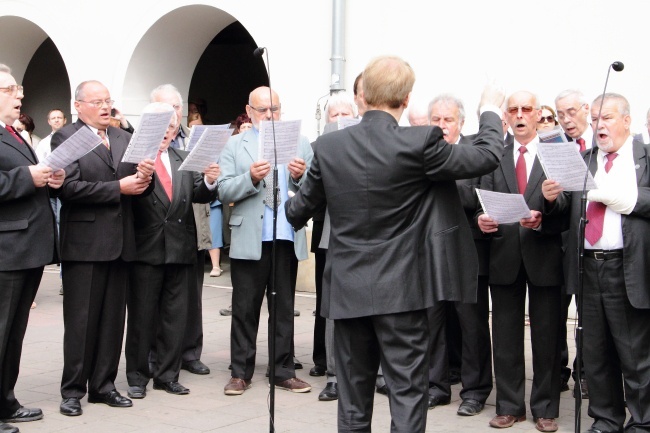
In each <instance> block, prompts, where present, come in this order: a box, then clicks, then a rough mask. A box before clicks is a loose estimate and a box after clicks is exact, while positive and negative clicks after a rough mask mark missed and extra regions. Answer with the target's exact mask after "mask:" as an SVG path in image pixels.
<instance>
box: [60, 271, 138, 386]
mask: <svg viewBox="0 0 650 433" xmlns="http://www.w3.org/2000/svg"><path fill="white" fill-rule="evenodd" d="M61 265H62V269H63V291H64V292H65V296H64V297H63V324H64V327H65V332H64V334H63V376H62V378H61V397H63V398H70V397H77V398H81V397H83V396H84V395H85V394H86V391H88V392H89V393H90V394H93V395H97V394H105V393H107V392H110V391H112V390H114V389H115V378H116V377H117V367H118V365H119V363H120V354H121V352H122V339H123V337H124V317H125V314H126V290H127V287H128V282H129V278H128V274H129V269H130V266H129V264H127V263H125V262H124V261H123V260H122V259H117V260H113V261H109V262H63V263H62V264H61Z"/></svg>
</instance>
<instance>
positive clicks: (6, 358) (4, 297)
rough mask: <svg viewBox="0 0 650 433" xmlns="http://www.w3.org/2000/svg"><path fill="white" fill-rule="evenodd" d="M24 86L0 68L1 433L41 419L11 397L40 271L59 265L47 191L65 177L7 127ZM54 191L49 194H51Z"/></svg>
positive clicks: (13, 432)
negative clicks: (54, 170)
mask: <svg viewBox="0 0 650 433" xmlns="http://www.w3.org/2000/svg"><path fill="white" fill-rule="evenodd" d="M22 99H23V87H22V86H19V85H17V84H16V80H15V79H14V77H13V76H12V75H11V70H10V69H9V68H8V67H7V66H5V65H3V64H0V244H1V245H2V248H1V251H0V287H1V288H2V290H0V341H1V342H2V344H0V432H2V433H17V432H18V429H17V428H16V427H13V426H11V425H9V424H5V423H7V422H24V421H35V420H39V419H41V418H43V412H42V411H41V410H40V409H29V408H26V407H23V406H21V405H20V403H19V402H18V400H17V399H16V396H15V395H14V385H15V384H16V380H17V379H18V370H19V367H20V355H21V351H22V346H23V338H24V337H25V330H26V328H27V321H28V319H29V310H30V307H31V305H32V302H33V301H34V297H35V296H36V291H37V290H38V286H39V284H40V282H41V277H42V276H43V267H44V266H45V265H47V264H50V263H55V262H56V261H58V259H57V254H56V243H55V239H56V226H55V225H56V221H55V219H54V213H53V212H52V208H51V207H50V201H49V193H48V188H53V189H55V188H59V187H60V186H61V184H62V183H63V179H64V177H65V173H64V171H63V170H59V171H57V172H56V173H53V172H52V169H51V168H50V167H46V166H43V165H38V159H37V158H36V154H35V153H34V151H33V150H32V148H31V146H29V145H28V144H27V142H26V141H24V140H23V139H22V137H20V135H19V134H17V133H16V131H15V130H14V129H13V127H12V126H11V125H12V124H13V123H14V121H15V120H16V119H18V116H19V115H20V107H21V105H22ZM52 191H53V190H51V191H50V193H51V192H52Z"/></svg>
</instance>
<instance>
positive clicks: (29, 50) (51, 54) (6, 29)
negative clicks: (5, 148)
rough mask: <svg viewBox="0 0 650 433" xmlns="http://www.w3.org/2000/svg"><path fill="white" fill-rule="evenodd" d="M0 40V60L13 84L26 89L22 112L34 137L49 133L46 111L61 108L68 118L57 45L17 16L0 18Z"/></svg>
mask: <svg viewBox="0 0 650 433" xmlns="http://www.w3.org/2000/svg"><path fill="white" fill-rule="evenodd" d="M0 40H2V41H11V43H6V44H4V46H3V49H2V52H3V56H2V57H3V58H2V61H3V62H5V64H6V65H7V66H9V67H10V68H11V69H12V74H13V76H14V77H15V78H16V81H18V82H19V83H22V85H23V86H24V87H25V98H24V99H23V105H22V108H21V111H22V112H23V113H27V114H29V115H30V116H31V117H32V118H33V119H34V124H35V125H36V130H35V134H36V135H38V136H40V137H44V136H46V135H47V134H49V133H50V132H51V129H50V127H49V125H48V124H47V112H48V111H49V110H50V109H52V108H55V107H57V108H61V109H63V110H64V113H66V115H67V116H68V118H70V117H69V116H70V79H69V77H68V72H67V69H66V67H65V63H64V62H63V59H62V58H61V54H60V53H59V50H58V49H57V47H56V45H55V44H54V42H53V41H52V39H50V38H49V37H48V35H47V34H46V33H45V32H44V31H43V29H42V28H41V27H39V26H38V25H36V24H34V23H33V22H32V21H29V20H26V19H24V18H21V17H16V16H5V17H0Z"/></svg>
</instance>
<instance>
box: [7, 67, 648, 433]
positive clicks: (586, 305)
mask: <svg viewBox="0 0 650 433" xmlns="http://www.w3.org/2000/svg"><path fill="white" fill-rule="evenodd" d="M414 81H415V74H414V72H413V70H412V69H411V67H410V66H409V65H408V63H406V62H405V61H403V60H402V59H400V58H398V57H389V56H386V57H379V58H376V59H374V60H373V61H371V62H370V63H369V64H368V66H367V67H366V69H365V70H364V72H363V73H362V74H360V75H359V77H357V80H356V81H355V85H354V97H352V96H348V95H347V94H343V93H341V94H337V95H333V96H332V97H331V98H330V100H329V101H328V104H327V107H326V110H325V111H326V115H327V121H328V123H334V122H336V121H337V119H338V118H341V117H357V116H359V117H361V120H360V123H359V124H358V125H354V126H349V127H347V128H345V129H341V130H337V131H336V130H335V131H333V132H329V133H327V134H324V135H322V136H321V137H319V138H318V139H317V140H316V141H315V142H314V143H311V144H310V143H309V141H308V140H307V138H306V137H302V136H301V137H300V141H299V145H298V153H297V155H296V156H295V157H294V158H293V159H292V160H291V161H290V162H289V163H288V164H286V165H282V166H279V167H277V172H275V173H274V170H273V167H272V166H271V164H270V162H269V161H266V160H260V159H259V158H258V141H259V129H260V122H262V121H265V120H274V121H279V120H280V116H281V102H280V96H279V95H278V94H277V93H276V92H274V91H273V90H271V89H269V88H268V87H259V88H256V89H254V90H252V92H251V93H250V96H249V100H248V104H246V107H245V109H246V113H247V115H248V116H249V117H250V119H251V121H252V124H253V128H252V129H250V130H248V131H245V132H243V133H241V134H238V135H234V136H232V137H231V138H230V139H229V141H228V143H227V144H226V147H225V148H224V150H223V152H222V153H221V155H220V158H219V160H218V163H217V162H214V163H212V164H210V165H209V166H208V167H206V168H205V170H204V171H203V172H202V173H198V172H189V171H179V170H178V167H179V166H180V164H181V163H182V162H183V160H184V159H185V158H186V157H187V155H188V152H187V150H186V141H187V138H188V131H187V130H186V129H185V128H184V127H183V126H182V125H181V119H182V112H183V100H182V98H181V96H180V93H179V92H178V90H176V89H175V88H174V87H173V86H171V85H162V86H159V87H158V88H156V89H154V90H153V91H152V93H151V104H150V105H148V106H147V107H146V108H145V110H144V111H145V112H167V113H169V114H170V123H169V127H168V129H167V132H166V133H165V136H164V138H163V140H162V142H161V144H160V148H159V152H158V155H157V156H156V158H155V159H154V160H151V159H145V160H143V161H140V162H139V163H138V164H131V163H125V162H121V160H122V156H123V154H124V152H125V150H126V147H127V145H128V143H129V140H130V138H131V133H132V132H133V128H132V127H131V126H130V125H129V124H128V122H127V121H126V119H124V118H121V119H120V121H119V122H118V123H117V124H116V125H115V126H113V125H112V124H111V109H112V104H113V100H112V99H111V95H110V92H109V90H108V89H107V88H106V87H105V86H104V85H103V84H102V83H100V82H98V81H85V82H82V83H80V84H79V85H78V86H77V88H76V91H75V94H74V106H75V110H76V112H77V114H78V120H77V121H76V122H74V123H70V124H66V119H65V116H63V113H62V112H61V110H56V109H55V110H52V111H50V113H48V123H49V124H50V126H51V127H52V134H50V135H49V136H48V137H46V139H44V140H43V141H42V142H41V144H40V147H39V149H36V150H34V149H32V148H31V147H30V145H29V144H28V143H27V142H26V141H25V140H24V139H23V138H21V136H20V135H19V134H17V133H16V131H15V130H14V129H13V127H12V126H11V125H12V124H13V123H14V121H15V120H16V119H17V118H18V116H19V115H20V108H21V101H22V99H23V97H24V93H23V88H22V86H20V85H18V84H17V83H16V81H15V79H14V78H13V76H12V75H11V71H10V69H9V68H8V67H6V66H4V65H0V126H1V127H0V202H1V203H2V206H0V240H1V241H2V243H3V244H4V245H9V244H10V245H14V248H13V249H12V250H11V251H7V250H6V249H5V250H2V251H0V285H1V286H2V287H3V292H2V296H0V341H1V342H2V346H1V347H0V363H1V364H0V432H3V433H7V432H12V433H15V432H18V428H16V427H15V426H13V425H11V424H10V423H16V422H25V421H33V420H38V419H41V418H42V417H43V413H42V411H41V410H40V409H30V408H26V407H23V406H22V405H21V404H20V403H19V402H18V400H17V398H16V396H15V395H14V386H15V383H16V380H17V376H18V366H19V364H20V353H21V348H22V341H23V337H24V334H25V330H26V326H27V320H28V316H29V311H30V307H31V304H32V302H33V300H34V297H35V295H36V291H37V289H38V286H39V284H40V280H41V277H42V273H43V268H44V266H45V265H47V264H51V263H61V265H62V266H61V267H62V282H63V293H64V298H63V317H64V326H65V334H64V348H63V349H64V365H63V374H62V379H61V397H62V401H61V404H60V412H61V413H62V414H64V415H67V416H79V415H82V413H83V409H82V406H81V399H82V398H83V397H84V396H85V395H86V394H87V395H88V402H90V403H102V404H106V405H109V406H112V407H130V406H132V405H133V403H132V399H141V398H145V397H146V395H147V386H148V383H149V382H150V380H152V379H153V388H154V389H160V390H164V391H166V392H168V393H170V394H175V395H183V394H188V393H189V392H190V390H189V389H187V388H186V387H184V386H183V385H181V384H180V383H179V382H178V378H179V371H180V369H181V368H183V369H186V370H188V371H190V372H192V373H195V374H208V373H209V371H210V370H209V368H208V367H207V366H206V365H205V364H203V363H202V362H201V361H200V354H201V348H202V344H203V341H202V326H201V323H200V322H201V319H200V317H201V316H200V312H201V303H200V298H201V286H202V276H203V264H204V263H203V260H204V256H203V255H202V254H201V253H200V252H201V251H202V250H203V249H204V248H202V247H200V243H201V242H200V239H201V237H202V236H203V235H205V230H206V229H205V228H204V224H203V223H202V222H201V221H200V220H199V214H201V213H202V212H197V211H196V209H197V208H196V207H193V204H194V206H205V205H201V204H204V203H209V202H212V201H214V200H215V199H216V198H217V197H218V198H219V200H220V201H222V202H225V203H234V206H233V208H232V214H231V215H230V219H229V227H230V230H231V244H230V252H229V256H230V262H231V272H232V275H231V278H232V284H233V297H232V325H231V335H230V344H231V355H230V356H231V359H230V362H231V369H232V372H231V378H230V379H229V381H228V382H227V383H226V384H225V386H224V393H225V394H226V395H229V396H236V395H242V394H244V392H245V391H246V390H247V389H248V388H250V386H251V380H252V377H253V374H254V371H255V365H256V349H257V346H256V340H257V332H258V327H259V320H260V310H261V306H262V301H263V298H264V295H265V294H266V295H267V297H268V296H270V294H271V293H274V296H273V300H274V302H275V304H276V308H277V310H276V311H277V314H276V317H277V325H276V333H275V338H274V341H275V358H274V359H272V360H270V361H269V362H270V363H271V364H272V365H271V368H270V370H271V374H269V375H268V376H270V377H269V380H274V385H275V386H276V387H277V388H279V389H283V390H287V391H291V392H297V393H303V392H308V391H310V390H311V385H310V384H308V383H307V382H305V381H304V380H302V379H300V378H298V377H297V376H296V372H295V363H294V347H293V335H294V324H293V310H294V294H295V289H296V277H297V268H298V261H299V260H304V259H306V258H307V243H306V234H305V226H306V225H307V222H308V221H309V220H310V219H312V218H313V220H314V232H313V236H312V245H311V250H312V252H314V253H315V254H316V275H315V278H316V288H317V311H316V319H315V328H314V352H313V362H314V367H313V368H312V369H311V370H310V375H312V376H324V375H327V385H326V387H325V389H324V390H322V392H321V393H320V394H319V397H318V398H319V400H324V401H326V400H338V430H339V431H340V432H352V431H355V432H356V431H370V425H371V420H372V407H373V399H374V395H375V393H376V392H378V393H383V394H386V395H387V396H388V399H389V401H390V411H391V417H392V422H391V431H393V432H423V431H425V428H426V422H427V410H428V409H432V408H434V407H436V406H439V405H446V404H449V403H450V400H451V385H452V384H453V383H456V382H460V383H461V384H462V389H461V392H460V397H461V400H462V402H461V404H460V405H459V408H458V411H457V413H458V415H460V416H473V415H476V414H478V413H481V411H482V410H483V409H484V406H485V402H486V400H487V398H488V396H489V395H490V393H491V392H492V389H493V383H494V386H495V388H496V414H495V416H494V418H493V419H492V420H491V421H490V423H489V425H490V426H491V427H493V428H508V427H511V426H513V425H515V424H516V423H520V422H523V421H525V420H526V413H527V409H526V407H527V406H526V401H525V383H526V378H525V362H524V352H525V349H524V329H525V326H526V325H527V323H526V299H528V316H529V319H530V323H529V325H530V333H531V346H532V347H531V348H532V360H533V378H532V389H531V393H530V401H529V403H528V405H529V408H530V412H531V413H532V416H533V418H534V419H533V421H534V423H535V427H536V428H537V430H539V431H543V432H549V431H550V432H552V431H556V430H557V429H558V426H557V422H556V418H558V416H559V402H560V393H561V392H562V391H565V390H568V381H569V378H570V376H571V368H569V359H568V349H567V347H566V346H567V345H566V338H567V329H566V320H567V314H568V313H567V311H568V307H569V303H570V301H571V295H573V294H577V293H581V297H580V299H579V301H580V302H581V303H582V308H583V311H584V314H583V317H582V320H583V325H584V329H585V334H584V356H583V364H582V365H579V366H576V365H575V364H574V365H573V369H574V370H575V369H576V368H579V369H580V370H582V373H583V377H584V379H585V380H584V381H576V384H575V389H574V395H575V394H578V395H580V396H584V397H588V399H589V410H588V414H589V416H591V417H592V418H593V419H594V422H593V424H592V425H591V427H590V428H589V430H588V431H589V432H591V433H599V432H618V431H623V430H625V431H630V432H635V431H650V394H649V392H650V391H648V389H650V388H649V387H648V384H650V326H649V325H650V315H648V314H647V311H646V310H647V309H648V308H650V274H648V271H647V270H648V269H650V263H649V261H650V251H648V250H649V249H650V243H649V237H650V166H649V165H648V159H649V155H648V150H649V149H648V145H646V144H643V143H642V141H641V140H640V139H638V138H635V137H634V136H633V134H631V133H630V123H631V122H630V107H629V103H628V102H627V100H626V99H625V97H624V96H622V95H618V94H613V93H610V94H605V95H604V96H599V97H598V98H596V99H594V100H593V101H590V100H589V99H587V98H585V96H584V95H583V94H582V93H581V92H580V91H577V90H566V91H563V92H561V93H559V94H558V96H557V98H556V99H555V111H556V112H557V123H558V124H559V127H561V128H562V130H563V131H562V132H563V133H564V134H565V136H566V139H567V143H566V145H567V146H575V147H576V151H577V152H581V156H582V157H583V158H584V160H585V163H586V164H588V167H589V170H590V171H591V172H592V174H593V175H594V179H595V181H596V183H597V185H598V189H594V190H591V191H589V193H588V196H587V198H588V202H589V203H588V205H587V209H586V219H587V220H588V224H587V228H586V230H585V237H584V241H581V239H582V238H581V237H579V234H580V232H581V228H580V221H581V217H580V212H581V200H580V192H575V191H573V192H572V191H564V189H563V185H562V184H560V183H558V182H557V181H555V180H553V179H547V178H546V176H545V173H544V170H543V169H542V166H541V164H540V161H539V158H538V156H537V150H538V147H539V145H540V136H539V135H538V132H537V131H538V125H539V124H542V123H546V124H548V123H550V121H549V120H548V119H545V118H544V119H543V118H542V109H541V104H540V101H539V100H538V98H537V96H536V95H535V94H534V93H532V92H530V91H523V90H522V91H517V92H514V93H512V94H511V95H508V97H507V98H506V95H505V94H504V93H503V91H502V90H500V89H499V88H498V87H495V86H492V85H489V86H486V88H485V89H484V91H483V94H482V95H481V102H480V107H479V111H478V115H479V119H480V120H479V130H478V132H477V133H476V134H473V135H463V134H462V133H461V131H462V127H463V124H464V121H465V109H464V106H463V103H462V101H460V100H459V99H458V98H456V97H454V96H452V95H448V94H443V95H438V96H437V97H435V98H434V99H433V100H432V101H431V102H430V103H429V105H428V109H427V110H426V113H422V112H421V113H418V110H417V108H418V107H412V108H411V109H409V121H410V123H411V124H412V125H417V126H411V127H401V126H399V125H398V122H399V120H400V118H401V116H402V114H403V113H404V111H405V110H406V109H407V107H408V106H409V101H410V98H411V90H412V88H413V83H414ZM81 128H89V129H90V130H91V131H92V132H93V133H94V134H97V135H98V136H99V137H100V138H101V144H100V145H98V146H97V147H96V148H94V149H93V151H91V152H90V153H88V154H87V155H85V156H83V157H81V158H80V159H78V160H77V161H75V162H73V163H72V164H71V165H69V166H68V167H65V169H64V170H58V171H53V170H52V169H51V168H49V167H46V166H44V165H43V164H39V160H41V159H43V158H44V157H46V156H47V154H48V153H49V152H52V151H54V150H55V149H56V148H57V147H58V146H60V145H61V144H62V143H63V142H64V141H65V140H66V139H67V138H69V137H70V136H71V135H72V134H74V133H75V132H76V131H78V130H79V129H81ZM334 129H336V128H334ZM98 140H99V139H98ZM43 142H45V143H46V144H47V145H45V146H44V145H43ZM592 144H593V145H592ZM48 146H49V148H48ZM274 176H277V177H276V179H277V187H275V188H274ZM476 188H480V189H484V190H489V191H494V192H500V193H508V194H521V195H522V196H523V199H524V201H525V202H526V204H527V206H528V207H529V209H530V216H529V217H527V218H523V219H521V220H520V221H519V223H511V224H500V223H499V221H498V220H496V219H494V218H492V217H491V216H490V215H489V214H486V213H484V211H483V208H482V207H481V205H480V203H479V201H478V198H477V195H476V193H475V189H476ZM59 203H60V205H59ZM58 211H60V232H59V230H58V229H57V222H58V218H57V216H56V214H57V212H58ZM274 220H275V221H274ZM274 223H275V224H274ZM208 230H209V229H208ZM107 232H109V233H111V234H112V236H104V234H105V233H107ZM274 239H276V242H274ZM579 242H582V243H583V246H584V253H583V256H580V254H579V248H578V243H579ZM274 245H275V247H274ZM197 251H198V252H199V253H198V254H197ZM579 262H580V263H581V264H582V265H583V266H582V267H583V273H581V274H580V275H579V273H578V271H579V269H580V268H581V267H579V265H578V263H579ZM273 269H275V271H276V272H275V274H274V273H273ZM274 275H275V278H274ZM581 281H582V284H581V283H580V282H581ZM580 286H582V287H580ZM579 288H581V289H582V291H579ZM490 298H491V304H492V334H491V335H490V322H489V319H490V311H489V304H490ZM127 308H128V311H129V320H128V323H127V324H126V344H125V353H126V364H127V365H126V372H127V381H128V385H129V388H128V392H127V395H128V397H126V396H123V395H121V394H120V393H119V392H118V391H117V389H116V387H115V380H116V376H117V369H118V364H119V359H120V352H121V348H122V339H123V335H124V331H125V313H126V310H127ZM197 315H198V318H199V319H198V323H197V320H196V317H197ZM192 318H194V319H195V320H191V319H192ZM269 341H272V340H271V339H269ZM493 369H494V380H493V376H492V371H493ZM575 379H576V376H574V380H575ZM587 390H588V391H587ZM626 411H627V412H626ZM627 413H629V417H627V416H626V415H627ZM626 420H627V422H626Z"/></svg>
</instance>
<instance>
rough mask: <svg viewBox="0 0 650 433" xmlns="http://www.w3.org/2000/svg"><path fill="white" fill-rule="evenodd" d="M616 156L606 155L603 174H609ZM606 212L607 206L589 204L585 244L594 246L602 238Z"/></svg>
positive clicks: (599, 203) (596, 202) (594, 203)
mask: <svg viewBox="0 0 650 433" xmlns="http://www.w3.org/2000/svg"><path fill="white" fill-rule="evenodd" d="M617 156H618V153H608V154H607V155H606V157H607V162H606V163H605V173H609V170H610V169H611V168H612V165H614V159H615V158H616V157H617ZM606 210H607V206H606V205H604V204H603V203H601V202H598V201H592V202H589V206H588V207H587V221H588V222H589V223H588V224H587V225H586V226H585V239H587V242H589V244H590V245H593V244H595V243H596V242H598V240H599V239H600V238H601V237H603V226H604V224H605V211H606Z"/></svg>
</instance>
